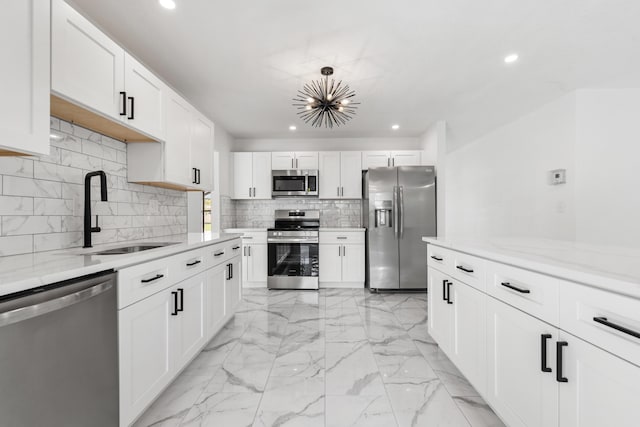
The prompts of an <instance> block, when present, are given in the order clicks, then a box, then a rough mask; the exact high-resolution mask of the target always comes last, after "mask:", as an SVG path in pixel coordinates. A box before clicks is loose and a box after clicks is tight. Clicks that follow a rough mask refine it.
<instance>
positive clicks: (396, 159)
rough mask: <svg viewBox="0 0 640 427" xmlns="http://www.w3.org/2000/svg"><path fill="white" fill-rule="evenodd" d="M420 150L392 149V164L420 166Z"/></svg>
mask: <svg viewBox="0 0 640 427" xmlns="http://www.w3.org/2000/svg"><path fill="white" fill-rule="evenodd" d="M420 161H421V153H420V151H392V152H391V165H392V166H420Z"/></svg>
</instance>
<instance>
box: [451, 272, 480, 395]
mask: <svg viewBox="0 0 640 427" xmlns="http://www.w3.org/2000/svg"><path fill="white" fill-rule="evenodd" d="M485 298H486V297H485V295H484V294H483V293H481V292H479V291H477V290H475V289H473V288H472V287H470V286H468V285H465V284H462V283H460V282H457V281H456V282H454V283H453V285H452V286H451V298H450V299H451V300H452V302H453V306H452V307H453V313H452V315H453V317H452V322H453V336H452V337H451V339H452V348H451V358H452V360H453V362H454V363H455V364H456V366H457V367H458V369H460V371H462V373H463V374H464V375H465V376H466V377H467V378H468V379H469V381H470V382H471V383H472V384H473V386H474V387H475V388H476V389H477V390H478V391H479V392H480V393H481V394H484V391H485V385H486V373H487V369H486V360H487V359H486V351H485V338H486V323H485V319H486V313H485Z"/></svg>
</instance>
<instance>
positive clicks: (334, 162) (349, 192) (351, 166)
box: [319, 151, 362, 199]
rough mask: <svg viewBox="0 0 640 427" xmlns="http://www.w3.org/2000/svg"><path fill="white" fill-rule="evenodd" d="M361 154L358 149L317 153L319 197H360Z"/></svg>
mask: <svg viewBox="0 0 640 427" xmlns="http://www.w3.org/2000/svg"><path fill="white" fill-rule="evenodd" d="M361 162H362V156H361V153H360V152H359V151H343V152H339V151H321V152H320V153H319V166H320V169H319V180H320V182H319V189H320V194H319V197H320V198H321V199H361V198H362V172H361V170H362V168H361Z"/></svg>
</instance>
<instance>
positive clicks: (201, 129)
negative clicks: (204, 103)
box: [191, 112, 214, 191]
mask: <svg viewBox="0 0 640 427" xmlns="http://www.w3.org/2000/svg"><path fill="white" fill-rule="evenodd" d="M213 126H214V125H213V123H211V121H209V120H208V119H207V118H206V117H204V116H203V115H202V114H199V113H197V112H194V113H193V114H192V122H191V169H192V170H193V171H194V173H195V174H196V180H195V181H196V183H195V184H196V188H199V189H202V190H204V191H206V190H212V189H213V148H214V147H213V145H214V140H213V130H214V129H213Z"/></svg>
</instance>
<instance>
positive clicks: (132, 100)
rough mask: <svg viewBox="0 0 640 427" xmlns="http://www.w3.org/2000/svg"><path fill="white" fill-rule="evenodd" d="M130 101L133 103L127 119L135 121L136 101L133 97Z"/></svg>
mask: <svg viewBox="0 0 640 427" xmlns="http://www.w3.org/2000/svg"><path fill="white" fill-rule="evenodd" d="M129 101H131V111H130V112H129V116H128V117H127V119H129V120H133V119H135V118H136V116H135V114H134V108H135V99H134V97H133V96H130V97H129Z"/></svg>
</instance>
